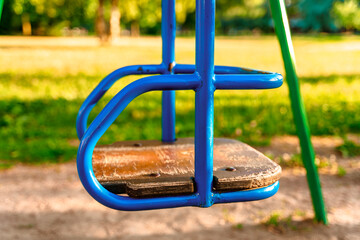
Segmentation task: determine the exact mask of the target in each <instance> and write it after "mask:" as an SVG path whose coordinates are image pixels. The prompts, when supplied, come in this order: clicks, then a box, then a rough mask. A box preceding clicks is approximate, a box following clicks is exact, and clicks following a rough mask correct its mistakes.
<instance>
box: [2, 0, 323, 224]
mask: <svg viewBox="0 0 360 240" xmlns="http://www.w3.org/2000/svg"><path fill="white" fill-rule="evenodd" d="M2 6H3V0H0V18H1V12H2V11H1V10H2ZM270 6H271V11H272V14H273V19H274V23H275V30H276V34H277V37H278V40H279V43H280V46H281V52H282V56H283V60H284V65H285V70H286V75H287V81H288V87H289V92H290V100H291V107H292V111H293V115H294V119H295V124H296V128H297V132H298V136H299V139H300V145H301V152H302V159H303V162H304V166H305V168H306V170H307V180H308V184H309V188H310V192H311V197H312V201H313V206H314V210H315V218H316V220H317V221H321V222H323V223H325V224H326V223H327V219H326V211H325V205H324V201H323V197H322V193H321V187H320V181H319V176H318V173H317V169H316V166H315V164H314V150H313V147H312V144H311V140H310V132H309V128H308V124H307V119H306V114H305V109H304V105H303V101H302V98H301V94H300V89H299V84H298V79H297V76H296V70H295V58H294V51H293V47H292V42H291V37H290V30H289V25H288V20H287V16H286V10H285V4H284V1H283V0H270ZM214 22H215V0H197V1H196V64H195V66H194V65H185V64H176V63H175V57H174V40H175V4H174V0H163V2H162V40H163V62H162V63H161V64H159V65H137V66H129V67H124V68H121V69H118V70H116V71H114V72H113V73H111V74H110V75H109V76H107V77H106V78H105V79H104V80H103V81H101V82H100V84H99V85H98V86H97V87H96V88H95V89H94V91H93V92H92V93H91V94H90V95H89V97H88V98H87V99H86V100H85V102H84V104H83V105H82V107H81V109H80V111H79V114H78V118H77V126H76V127H77V132H78V136H79V139H80V140H81V143H80V146H79V151H78V171H79V176H80V179H81V181H82V183H83V185H84V187H85V188H86V190H87V191H88V192H89V193H90V194H91V195H92V196H93V197H94V198H95V199H96V200H98V201H99V202H101V203H102V204H104V205H106V206H108V207H111V208H115V209H122V210H143V209H155V208H166V207H179V206H201V207H208V206H211V205H212V204H216V203H224V202H236V201H251V200H260V199H264V198H267V197H270V196H272V195H274V194H275V193H276V192H277V190H278V187H279V183H278V179H279V173H280V167H279V166H278V165H276V164H275V163H273V162H271V160H269V159H267V158H266V157H265V156H263V155H261V154H260V153H258V152H257V151H255V150H254V149H252V148H250V147H249V146H247V145H245V144H243V143H240V142H238V141H234V140H226V139H215V140H214V139H213V94H214V91H215V90H216V89H270V88H276V87H279V86H280V85H281V84H282V77H281V76H280V75H279V74H276V73H270V72H265V71H257V70H250V69H245V68H238V67H226V66H214ZM140 74H147V75H149V74H161V75H159V76H151V77H147V78H142V79H140V80H138V81H136V82H133V83H131V84H130V85H128V86H127V87H125V88H124V89H123V90H122V91H120V92H119V93H118V94H117V95H116V96H115V97H114V98H113V99H112V100H111V101H110V102H109V103H108V104H107V105H106V107H105V108H104V109H103V110H102V111H101V112H100V114H99V115H98V116H97V117H96V118H95V120H94V121H93V122H92V123H91V124H90V126H89V128H88V129H87V118H88V115H89V113H90V111H91V109H92V107H93V106H94V105H95V104H96V103H97V101H98V100H99V99H100V98H101V97H102V96H103V95H104V94H105V92H106V91H107V90H108V89H109V88H110V87H111V85H112V84H113V83H114V82H115V81H117V80H118V79H120V78H121V77H124V76H127V75H140ZM189 89H192V90H195V91H196V103H195V108H196V120H195V128H196V131H195V140H193V139H178V140H176V138H175V130H174V129H175V128H174V127H175V109H174V108H175V107H174V106H175V104H174V103H175V93H174V90H189ZM153 90H163V100H162V110H163V117H162V126H163V133H162V142H160V141H138V142H122V143H116V144H114V145H111V146H107V147H102V148H99V147H97V148H95V145H96V143H97V141H98V140H99V139H100V137H101V136H102V134H104V132H105V131H106V129H107V128H108V127H109V126H110V125H111V123H112V122H113V121H114V120H115V119H116V117H117V116H118V115H119V114H120V113H121V111H122V110H123V109H124V108H125V107H126V106H127V104H128V103H129V102H130V101H131V100H133V99H134V98H135V97H136V96H138V95H140V94H142V93H144V92H147V91H153ZM194 141H195V150H194V145H193V144H192V143H193V142H194ZM94 149H95V152H94ZM93 153H94V154H93ZM114 153H115V154H114ZM134 153H136V154H138V155H137V157H138V158H137V159H134V158H132V159H131V157H134V156H136V154H134ZM159 153H160V156H159V155H156V154H159ZM184 153H185V154H184ZM124 156H125V157H124ZM111 157H112V158H111ZM128 157H129V159H127V158H128ZM104 158H105V160H106V161H107V160H110V162H112V163H123V162H121V161H118V160H119V159H120V160H124V159H125V160H128V161H129V162H130V163H131V164H135V166H137V165H136V164H137V163H136V162H138V163H140V164H138V165H139V166H142V167H143V168H142V169H137V170H140V171H134V169H131V168H120V167H119V166H113V165H111V164H110V165H106V164H104V161H103V160H104ZM194 158H195V163H194V168H195V177H194V178H192V175H193V173H194V171H193V168H192V167H193V165H192V164H193V162H192V160H193V159H194ZM139 159H140V161H139ZM144 159H145V160H144ZM143 160H144V161H143ZM171 160H173V161H171ZM213 160H214V164H213ZM92 161H94V168H95V167H96V166H95V165H97V167H98V169H96V171H97V172H98V173H99V174H98V178H100V179H101V178H103V181H102V184H100V182H99V181H98V180H97V178H96V176H95V174H94V170H93V166H92ZM117 161H118V162H117ZM178 161H180V162H181V161H182V162H181V163H180V164H177V163H178ZM169 163H170V164H169ZM159 166H160V167H162V168H159ZM169 166H170V167H171V168H172V172H171V171H170V173H171V174H173V176H171V177H169V176H165V177H163V176H161V175H162V172H166V169H167V168H168V167H169ZM214 168H215V169H217V170H215V171H214V172H213V169H214ZM244 169H251V171H244ZM120 170H122V172H120ZM160 170H161V172H160ZM139 172H140V175H141V174H142V175H143V177H139ZM109 173H110V174H109ZM121 173H124V175H122V174H121ZM179 173H180V174H179ZM136 174H138V175H136ZM171 174H170V175H171ZM119 193H127V194H128V195H129V196H132V197H133V198H129V197H125V196H119V195H117V194H119ZM163 196H166V197H163ZM149 197H151V198H149Z"/></svg>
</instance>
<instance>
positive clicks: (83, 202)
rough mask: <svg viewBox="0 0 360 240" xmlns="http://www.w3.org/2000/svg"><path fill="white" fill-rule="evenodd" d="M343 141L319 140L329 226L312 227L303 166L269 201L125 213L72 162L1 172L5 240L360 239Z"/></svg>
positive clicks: (286, 149)
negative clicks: (100, 195)
mask: <svg viewBox="0 0 360 240" xmlns="http://www.w3.org/2000/svg"><path fill="white" fill-rule="evenodd" d="M339 141H341V140H339V139H334V138H331V139H329V138H314V146H315V148H316V151H317V153H318V155H319V159H320V160H319V161H326V162H327V163H328V164H327V166H326V167H324V168H322V169H320V172H321V182H322V186H323V191H324V197H325V201H326V205H327V210H328V219H329V223H330V224H329V225H328V226H324V225H322V224H316V223H314V222H313V220H312V218H313V211H312V205H311V200H310V196H309V190H308V187H307V182H306V179H305V171H304V170H303V169H302V168H299V167H292V168H289V167H288V168H283V174H282V178H281V180H280V190H279V192H278V193H277V194H276V195H275V196H274V197H272V198H270V199H266V200H263V201H257V202H247V203H233V204H223V205H215V206H213V207H211V208H208V209H201V208H192V207H186V208H177V209H164V210H152V211H142V212H120V211H115V210H111V209H108V208H106V207H104V206H102V205H100V204H99V203H97V202H96V201H95V200H93V199H92V198H91V197H90V196H89V195H88V194H87V193H86V191H85V190H84V189H83V187H82V185H81V183H80V181H79V179H78V177H77V173H76V166H75V162H71V163H67V164H60V165H52V166H23V165H18V166H15V167H13V168H11V169H8V170H2V171H0V239H1V240H7V239H94V240H95V239H145V240H150V239H156V240H161V239H222V240H225V239H289V238H291V239H294V240H295V239H349V240H353V239H360V200H359V199H360V158H359V157H357V158H342V157H340V155H339V153H337V152H336V151H335V149H334V147H335V146H336V145H338V144H339ZM260 150H261V151H263V152H265V153H267V154H271V155H273V156H274V157H277V158H280V157H281V158H283V159H287V158H289V155H291V154H292V153H296V152H298V143H297V140H296V138H294V137H278V138H275V139H273V141H272V145H271V146H269V147H263V148H260ZM339 166H341V168H343V169H344V170H345V172H343V174H339V173H338V169H339ZM340 175H343V176H340ZM269 219H272V221H269ZM269 222H271V223H272V224H266V223H269Z"/></svg>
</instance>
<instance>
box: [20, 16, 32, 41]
mask: <svg viewBox="0 0 360 240" xmlns="http://www.w3.org/2000/svg"><path fill="white" fill-rule="evenodd" d="M21 23H22V32H23V35H25V36H30V35H31V23H30V16H29V14H27V13H24V14H23V15H22V16H21Z"/></svg>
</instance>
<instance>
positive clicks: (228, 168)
mask: <svg viewBox="0 0 360 240" xmlns="http://www.w3.org/2000/svg"><path fill="white" fill-rule="evenodd" d="M225 170H226V171H229V172H235V171H236V168H234V167H227V168H225Z"/></svg>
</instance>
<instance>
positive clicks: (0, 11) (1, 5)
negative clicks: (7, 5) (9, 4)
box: [0, 0, 4, 20]
mask: <svg viewBox="0 0 360 240" xmlns="http://www.w3.org/2000/svg"><path fill="white" fill-rule="evenodd" d="M3 5H4V0H0V20H1V13H2V9H3Z"/></svg>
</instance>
